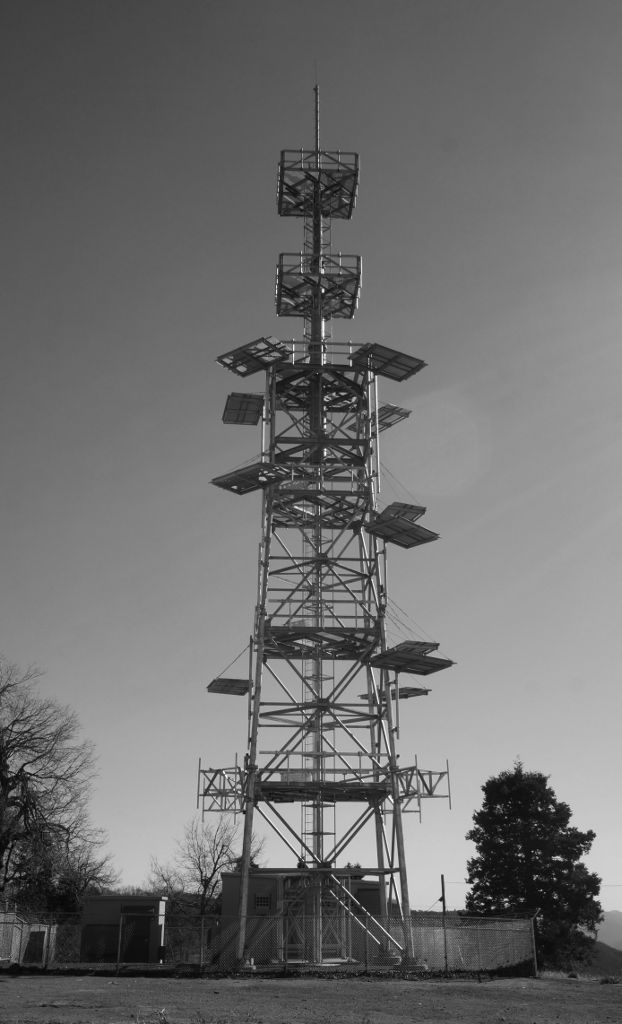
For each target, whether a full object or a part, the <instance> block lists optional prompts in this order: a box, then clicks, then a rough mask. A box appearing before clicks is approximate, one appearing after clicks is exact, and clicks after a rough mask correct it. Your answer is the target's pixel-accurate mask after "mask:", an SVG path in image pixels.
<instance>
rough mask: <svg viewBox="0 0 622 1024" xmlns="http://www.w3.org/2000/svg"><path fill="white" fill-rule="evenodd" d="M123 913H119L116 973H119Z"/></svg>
mask: <svg viewBox="0 0 622 1024" xmlns="http://www.w3.org/2000/svg"><path fill="white" fill-rule="evenodd" d="M123 917H124V915H123V914H119V935H118V938H117V974H118V973H119V965H120V964H121V939H122V937H123Z"/></svg>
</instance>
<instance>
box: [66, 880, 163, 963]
mask: <svg viewBox="0 0 622 1024" xmlns="http://www.w3.org/2000/svg"><path fill="white" fill-rule="evenodd" d="M166 900H167V897H166V896H120V895H118V894H110V895H105V896H87V897H86V898H85V901H84V908H83V910H82V933H81V942H80V959H81V960H82V961H83V962H84V963H115V962H117V961H118V962H119V963H125V964H135V963H141V964H153V963H158V962H159V961H160V960H162V959H163V957H164V925H165V914H166Z"/></svg>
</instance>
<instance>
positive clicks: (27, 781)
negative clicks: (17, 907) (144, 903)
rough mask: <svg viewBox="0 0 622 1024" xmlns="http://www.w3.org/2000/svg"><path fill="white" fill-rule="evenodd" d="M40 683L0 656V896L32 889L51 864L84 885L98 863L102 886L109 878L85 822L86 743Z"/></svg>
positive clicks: (91, 768)
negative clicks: (76, 877) (45, 695)
mask: <svg viewBox="0 0 622 1024" xmlns="http://www.w3.org/2000/svg"><path fill="white" fill-rule="evenodd" d="M40 677H41V673H40V672H39V670H38V669H36V668H28V669H26V670H22V669H20V668H19V666H17V665H14V664H12V663H10V662H8V661H7V660H6V659H4V658H2V657H0V894H1V893H5V894H6V893H8V892H11V893H12V894H13V895H18V894H19V890H20V889H21V888H22V887H24V886H25V887H26V888H28V887H30V888H32V887H33V885H34V884H35V881H34V880H35V877H36V875H37V872H38V871H39V873H40V875H41V877H43V875H45V877H51V875H52V874H53V873H54V872H53V868H52V865H53V864H55V865H56V867H55V868H54V870H55V871H56V875H58V871H59V866H60V865H61V864H64V865H65V870H66V872H67V871H69V865H71V872H70V873H73V874H74V875H75V876H80V875H81V877H82V878H84V879H85V884H87V885H88V884H91V883H92V880H93V877H94V876H96V875H97V874H98V872H97V870H96V865H97V863H98V862H99V864H100V867H101V869H102V872H101V874H102V875H103V876H105V877H106V879H107V880H108V879H109V878H112V877H113V875H114V872H111V867H110V860H109V857H108V856H106V855H104V856H102V855H101V843H102V841H103V839H104V836H103V833H102V832H101V830H99V829H95V828H93V826H92V825H91V823H90V820H89V816H88V806H87V805H88V799H89V796H90V792H91V783H92V780H93V777H94V774H95V756H94V750H93V745H92V744H91V743H90V742H89V741H88V740H84V739H82V738H81V736H80V723H79V721H78V718H77V716H76V714H75V712H74V711H72V710H71V709H70V708H68V707H65V706H63V705H62V704H59V703H58V702H57V701H55V700H53V699H51V698H48V697H42V696H41V695H40V693H39V692H38V689H37V683H38V680H39V679H40ZM87 862H88V863H89V865H90V866H89V869H88V871H85V865H86V863H87ZM79 865H81V867H80V866H79ZM44 869H45V870H44ZM87 876H88V882H87V881H86V878H87Z"/></svg>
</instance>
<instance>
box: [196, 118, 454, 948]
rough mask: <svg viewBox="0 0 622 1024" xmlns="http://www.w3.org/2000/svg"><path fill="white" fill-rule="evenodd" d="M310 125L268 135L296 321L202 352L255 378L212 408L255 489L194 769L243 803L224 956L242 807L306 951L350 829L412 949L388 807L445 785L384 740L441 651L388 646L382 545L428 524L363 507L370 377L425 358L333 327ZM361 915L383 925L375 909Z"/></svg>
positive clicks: (329, 178)
mask: <svg viewBox="0 0 622 1024" xmlns="http://www.w3.org/2000/svg"><path fill="white" fill-rule="evenodd" d="M316 127H317V121H316ZM316 134H317V135H318V139H317V144H316V146H315V148H314V149H313V150H295V151H294V150H284V151H283V153H282V154H281V163H280V166H279V178H278V190H277V204H278V210H279V213H280V214H281V215H282V216H285V217H299V218H301V219H302V221H303V248H302V251H301V252H300V253H284V254H281V256H280V258H279V264H278V270H277V281H276V311H277V314H278V315H279V316H290V317H294V318H301V319H302V320H303V321H304V338H303V341H302V342H301V341H298V340H292V341H280V340H277V339H275V338H272V337H261V338H258V339H257V340H256V341H254V342H250V343H249V344H247V345H243V346H240V347H238V348H236V349H233V350H231V351H229V352H227V353H225V354H224V355H223V356H221V357H220V358H219V360H218V361H219V362H220V363H221V365H222V366H224V367H226V368H227V369H230V370H231V371H232V372H234V373H236V374H237V375H238V376H242V377H245V376H248V375H250V374H253V373H256V372H261V373H263V375H264V377H265V382H264V389H263V392H262V393H254V394H243V393H240V392H234V393H233V394H232V395H230V396H229V399H228V401H227V406H226V408H225V416H224V419H225V422H227V423H230V424H234V425H235V424H255V425H259V424H261V427H260V429H261V439H262V446H261V452H260V455H259V456H258V458H257V459H256V460H254V461H251V463H250V464H248V465H246V466H243V467H241V468H238V469H235V470H232V471H230V472H228V473H224V474H222V475H220V476H217V477H215V478H214V480H213V481H212V482H213V483H214V484H215V485H216V486H217V487H220V488H222V489H224V490H228V491H231V492H232V493H235V494H240V495H244V494H252V493H257V494H258V496H261V538H260V544H259V558H258V563H257V604H256V611H255V621H254V627H253V637H252V642H251V650H252V652H253V653H252V659H251V660H252V665H251V671H250V673H249V678H248V679H246V678H237V677H228V676H226V675H223V676H221V677H218V678H217V679H214V680H213V681H212V682H211V683H210V685H209V687H208V689H209V690H210V693H211V694H213V695H222V696H223V697H228V696H231V695H234V696H243V697H247V698H248V699H247V702H246V703H247V707H248V744H247V750H246V754H245V756H244V759H243V761H242V762H241V766H240V767H239V768H238V767H236V768H235V769H212V768H210V769H201V770H200V773H199V803H200V805H201V806H202V807H203V809H204V810H206V811H207V810H214V811H217V810H220V811H230V810H234V811H241V812H242V813H243V815H244V842H243V851H242V866H241V873H240V902H239V914H240V932H239V936H238V955H239V958H240V960H241V959H242V957H243V953H244V942H245V926H244V923H243V922H244V921H245V920H246V918H247V913H248V886H249V878H250V870H251V869H250V864H251V840H252V830H253V820H254V817H256V816H259V818H261V819H262V820H263V821H265V822H266V823H267V824H268V825H269V826H270V828H271V829H273V831H274V832H275V833H276V835H277V836H278V837H279V838H280V839H281V840H282V843H283V846H284V849H285V851H286V852H287V853H288V854H289V855H291V857H292V858H293V859H294V862H297V863H298V864H299V865H301V866H302V867H301V869H300V870H301V873H300V886H301V889H302V888H305V887H306V889H307V890H308V892H307V895H306V896H305V897H304V900H303V899H302V897H301V899H300V906H301V907H303V906H304V912H305V913H311V911H312V913H313V915H314V916H315V919H316V921H319V924H316V926H315V927H314V933H313V937H312V939H310V940H308V939H305V943H306V945H305V949H310V950H311V951H312V955H313V957H314V958H315V959H316V960H319V961H321V960H322V956H323V953H325V951H326V943H327V942H329V941H330V942H331V943H332V944H333V945H334V944H335V942H336V938H335V936H336V931H335V927H334V926H333V922H334V921H335V920H337V918H338V916H339V914H341V913H342V911H344V910H347V909H348V908H349V907H350V906H351V901H350V896H351V894H350V895H349V894H348V889H347V888H346V889H344V888H343V885H342V883H341V881H340V880H339V871H340V866H339V861H340V860H341V859H342V858H346V857H348V856H352V850H353V848H354V847H355V846H356V844H358V843H360V842H365V843H367V844H368V846H367V847H366V848H368V849H374V850H375V856H376V867H375V869H374V870H375V873H376V876H377V878H379V879H381V880H382V881H381V883H380V884H379V888H378V894H377V898H378V900H379V906H380V910H381V914H384V915H385V916H386V914H387V911H388V907H389V906H391V907H394V908H397V909H398V911H399V913H400V914H401V918H402V921H403V924H404V934H403V941H402V944H401V946H399V949H400V951H401V952H402V953H403V954H404V955H410V953H411V952H412V950H411V948H410V946H411V940H410V938H409V931H408V928H407V926H406V922H407V920H408V918H409V914H410V910H409V894H408V880H407V872H406V855H405V847H404V832H403V826H402V814H403V813H404V812H406V811H416V812H420V809H421V803H422V801H423V800H425V799H432V798H439V797H442V798H448V796H449V787H448V773H447V771H446V770H444V771H440V772H433V771H423V770H421V769H419V767H418V766H417V764H416V762H415V764H414V765H413V764H411V765H410V766H408V767H406V768H404V767H401V766H400V764H399V763H398V755H397V746H396V745H397V740H398V734H399V729H400V711H399V708H400V705H401V704H402V703H403V702H404V701H407V700H408V699H409V698H412V697H416V696H424V695H426V694H427V693H428V692H429V691H428V690H427V689H426V688H425V687H423V686H403V685H401V681H400V676H401V674H402V673H410V674H417V675H428V674H431V673H433V672H437V671H439V670H440V669H442V668H446V667H448V666H449V665H451V662H450V661H449V660H448V659H445V658H441V657H440V656H439V655H438V654H437V653H436V652H437V649H438V644H436V643H433V642H424V641H420V640H414V639H407V640H404V641H402V642H401V643H398V644H395V645H393V646H390V645H389V643H388V641H387V637H386V626H385V621H386V613H387V572H386V561H387V552H386V549H387V547H388V545H389V544H393V545H398V546H400V547H402V548H405V549H406V548H412V547H416V546H418V545H420V544H423V543H427V542H428V541H431V540H434V539H436V537H437V534H435V533H433V532H432V531H431V530H428V529H427V528H426V527H423V526H422V525H421V523H420V522H419V519H420V518H421V516H422V515H423V513H424V512H425V509H423V508H422V507H421V506H418V505H408V504H406V503H403V502H401V503H400V502H393V503H392V504H391V505H389V506H388V507H387V508H385V509H384V510H382V511H380V509H379V487H380V463H379V440H378V439H379V434H380V433H381V432H382V431H384V430H386V429H388V428H389V427H392V426H393V425H395V424H397V423H399V422H401V421H403V420H404V419H406V418H407V416H408V415H409V411H408V410H406V409H403V408H402V407H401V406H397V405H392V404H384V405H379V401H378V383H379V378H388V379H389V380H391V381H395V382H399V381H405V380H408V379H409V378H410V377H412V376H413V375H414V374H416V373H418V372H419V371H420V370H421V369H423V367H424V366H425V363H424V362H423V360H421V359H419V358H418V357H415V356H412V355H410V354H408V353H404V352H400V351H398V350H397V349H394V348H391V347H388V346H386V345H381V344H379V343H377V342H373V343H370V344H364V345H359V346H354V347H353V346H352V345H351V343H347V344H344V343H337V342H333V339H332V336H331V334H330V322H331V321H332V320H333V319H338V318H351V317H352V316H353V315H354V312H355V310H356V307H357V303H358V298H359V291H360V284H361V260H360V257H359V256H351V255H345V256H344V255H342V254H341V253H335V252H334V251H333V249H332V232H331V220H332V219H335V220H336V221H347V220H348V219H349V218H350V216H351V214H352V211H353V209H354V205H355V201H356V196H357V190H358V157H357V156H356V154H350V153H339V152H336V151H329V150H324V149H321V147H320V146H319V128H317V132H316ZM213 699H214V700H218V699H220V698H219V697H218V696H214V697H213ZM414 703H415V705H416V702H414ZM413 706H414V705H413V704H412V703H411V704H410V705H408V707H407V708H406V709H405V710H404V712H403V713H404V714H408V713H410V709H411V708H412V707H413ZM366 837H367V838H366ZM326 872H329V874H328V875H327V874H326ZM297 877H298V876H297ZM329 879H330V880H329ZM385 879H386V884H385ZM309 900H310V901H311V902H310V903H309ZM294 903H295V900H294V902H293V903H292V906H293V905H294ZM292 920H294V921H295V919H294V918H293V919H292ZM322 921H323V922H324V923H323V924H322ZM292 927H294V929H296V928H297V927H298V924H293V925H292ZM367 927H369V928H370V929H371V928H372V926H371V925H369V923H367V924H366V928H367ZM373 930H374V935H376V936H379V935H381V934H382V928H381V926H380V924H379V923H378V921H376V922H375V923H374V924H373ZM331 936H332V937H331ZM378 941H380V939H378ZM391 942H393V943H395V939H394V937H393V938H391Z"/></svg>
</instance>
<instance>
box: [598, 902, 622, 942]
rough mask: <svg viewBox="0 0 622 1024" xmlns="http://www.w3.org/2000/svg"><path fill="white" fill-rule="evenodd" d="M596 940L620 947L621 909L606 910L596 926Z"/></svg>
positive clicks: (621, 929)
mask: <svg viewBox="0 0 622 1024" xmlns="http://www.w3.org/2000/svg"><path fill="white" fill-rule="evenodd" d="M598 941H599V942H604V943H605V945H607V946H613V948H614V949H622V910H608V911H607V912H606V913H605V919H604V921H603V922H602V924H599V926H598Z"/></svg>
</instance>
